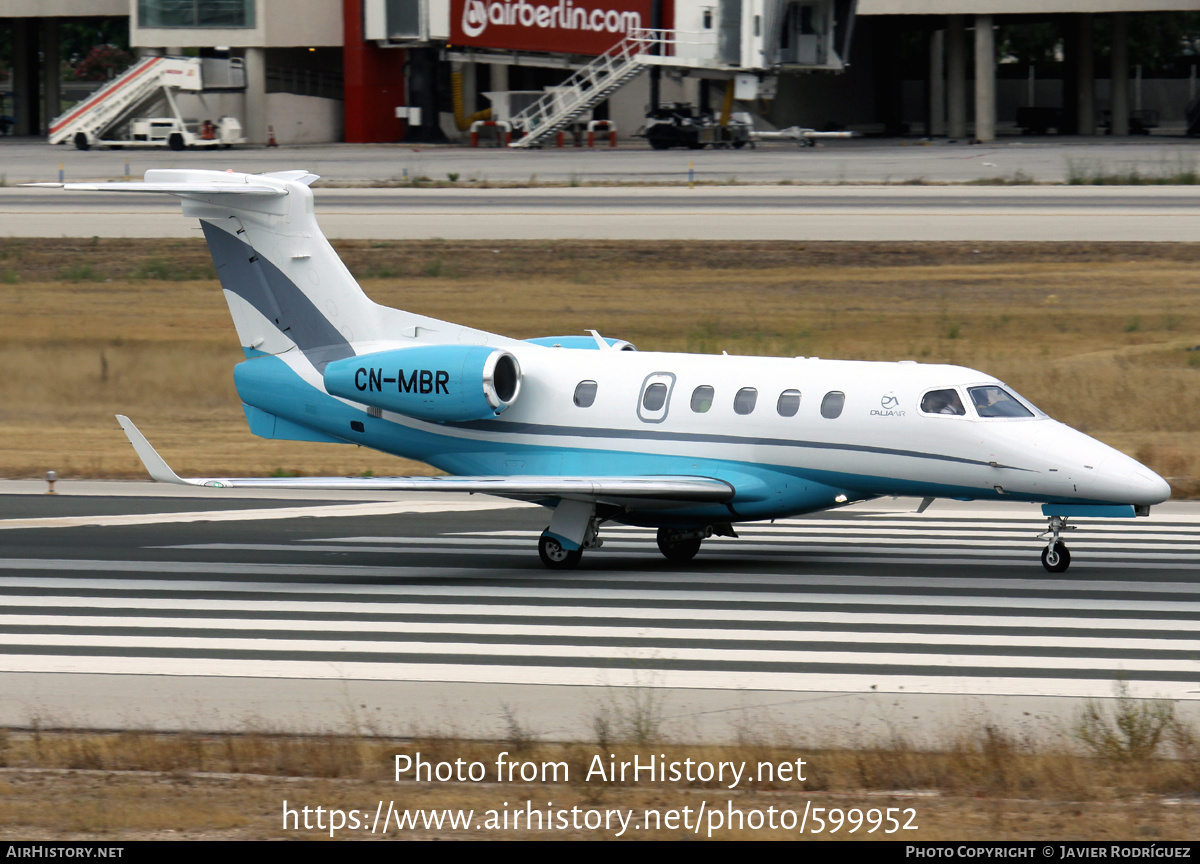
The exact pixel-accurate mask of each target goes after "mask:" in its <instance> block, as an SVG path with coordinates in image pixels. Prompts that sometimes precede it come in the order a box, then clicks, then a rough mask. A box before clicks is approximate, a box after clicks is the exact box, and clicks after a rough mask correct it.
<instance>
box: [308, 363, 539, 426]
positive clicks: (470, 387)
mask: <svg viewBox="0 0 1200 864" xmlns="http://www.w3.org/2000/svg"><path fill="white" fill-rule="evenodd" d="M325 389H326V390H327V391H328V392H330V393H332V394H333V395H334V396H341V397H343V398H345V399H351V400H353V401H355V402H361V403H362V404H364V405H372V406H374V407H376V408H382V409H384V410H386V411H395V412H396V413H397V414H404V415H406V416H408V417H416V418H418V419H420V420H448V421H466V420H482V419H484V418H485V417H492V416H494V415H496V414H499V413H501V412H502V411H504V409H506V408H507V407H508V406H509V405H511V404H512V403H513V402H515V401H516V399H517V393H518V392H519V391H520V389H521V366H520V364H518V363H517V358H516V357H514V356H513V355H511V354H509V353H508V352H507V351H503V350H501V349H499V348H488V347H486V346H483V345H422V346H415V347H413V348H396V349H394V350H391V351H379V352H377V353H374V354H363V355H361V356H359V357H348V358H346V359H345V360H337V361H334V362H333V363H330V364H329V365H328V366H326V367H325Z"/></svg>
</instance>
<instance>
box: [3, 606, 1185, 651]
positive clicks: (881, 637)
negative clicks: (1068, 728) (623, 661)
mask: <svg viewBox="0 0 1200 864" xmlns="http://www.w3.org/2000/svg"><path fill="white" fill-rule="evenodd" d="M55 620H56V624H55V625H53V626H57V627H72V628H74V627H110V628H117V627H119V628H123V629H144V630H151V629H181V628H182V629H189V630H215V631H230V632H242V631H246V630H265V631H274V632H293V631H296V630H305V631H314V630H319V631H320V632H325V633H350V634H353V633H361V632H365V631H369V632H373V633H390V634H394V635H398V636H420V635H428V634H447V635H466V636H475V635H478V636H534V637H538V638H551V637H572V638H574V637H578V638H587V639H611V638H637V639H673V640H694V641H696V642H704V641H709V640H720V641H735V642H746V641H761V642H779V643H783V644H786V643H795V642H800V641H805V642H832V643H839V642H845V643H849V644H852V645H858V644H875V645H954V646H961V645H996V646H1002V647H1028V648H1042V649H1045V648H1057V649H1063V648H1071V649H1079V650H1082V649H1088V648H1099V649H1105V650H1109V649H1113V648H1116V647H1119V648H1121V649H1123V650H1124V649H1129V650H1145V651H1186V650H1192V651H1200V642H1190V641H1186V640H1180V639H1145V638H1143V639H1133V638H1129V637H1127V636H1124V635H1120V636H1111V637H1101V636H1050V635H1046V636H1024V635H1014V634H982V633H903V632H883V633H877V632H862V631H851V630H840V631H839V630H813V631H802V630H737V629H728V628H726V629H721V630H714V629H691V628H679V629H674V628H669V627H628V626H615V625H609V626H597V625H590V626H589V625H582V624H571V625H565V624H526V623H520V624H489V623H486V622H462V623H447V622H438V623H426V622H415V621H320V622H312V621H301V622H297V621H280V620H278V619H273V618H238V619H229V618H142V617H138V618H124V617H100V616H93V615H80V616H71V617H69V618H60V619H55ZM13 626H35V627H42V626H46V620H45V618H44V617H43V616H34V615H0V627H13ZM128 635H129V636H137V634H128ZM8 636H9V634H6V633H3V632H0V642H10V641H11V640H9V639H8ZM94 638H106V639H113V640H120V639H124V638H125V634H122V635H115V634H114V635H111V636H102V635H101V634H96V636H95V637H94ZM174 638H181V637H174ZM254 638H255V639H260V638H266V637H258V636H256V637H254ZM413 641H420V640H419V639H414V640H413ZM114 644H115V643H114ZM259 644H264V645H269V644H274V642H273V641H272V642H266V643H259ZM280 644H282V642H281V643H280ZM314 644H324V645H325V646H326V650H333V649H334V648H335V647H336V648H338V649H341V648H342V647H343V645H344V644H346V643H343V642H341V641H337V640H330V641H314ZM364 644H377V643H375V642H370V643H364ZM379 644H392V643H391V642H388V643H379ZM543 647H544V648H545V650H547V651H553V650H556V648H555V646H553V645H544V646H543ZM498 650H500V649H498Z"/></svg>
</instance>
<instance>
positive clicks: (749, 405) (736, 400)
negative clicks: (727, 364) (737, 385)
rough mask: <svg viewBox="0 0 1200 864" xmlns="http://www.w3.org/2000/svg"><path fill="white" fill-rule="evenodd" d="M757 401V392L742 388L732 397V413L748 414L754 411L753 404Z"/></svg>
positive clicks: (749, 388)
mask: <svg viewBox="0 0 1200 864" xmlns="http://www.w3.org/2000/svg"><path fill="white" fill-rule="evenodd" d="M757 401H758V391H757V390H755V389H754V388H753V387H743V388H742V389H741V390H739V391H738V392H737V395H736V396H734V397H733V411H734V413H735V414H749V413H750V412H751V411H753V410H754V403H755V402H757Z"/></svg>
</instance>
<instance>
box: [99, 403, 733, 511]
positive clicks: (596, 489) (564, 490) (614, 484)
mask: <svg viewBox="0 0 1200 864" xmlns="http://www.w3.org/2000/svg"><path fill="white" fill-rule="evenodd" d="M117 422H119V423H120V424H121V428H122V429H123V430H125V434H126V436H128V438H129V443H131V444H132V445H133V449H134V450H135V451H137V454H138V458H140V459H141V460H142V464H143V465H145V466H146V470H147V471H148V472H150V476H151V478H153V479H154V480H157V481H159V482H162V483H175V484H178V485H183V486H208V487H213V488H231V489H312V490H352V491H360V492H478V493H481V494H485V495H497V496H500V497H502V498H516V499H519V500H526V501H537V500H539V499H543V498H574V499H578V500H587V501H597V500H605V501H616V500H620V499H631V498H632V499H638V500H643V501H656V502H658V503H659V506H663V505H664V504H666V505H668V506H669V504H668V502H670V503H676V504H678V505H680V506H683V505H687V504H694V503H707V502H718V503H719V502H722V501H728V500H729V499H731V498H732V497H733V494H734V490H733V487H732V486H731V485H730V484H728V483H726V482H725V481H723V480H717V479H716V478H713V477H688V476H675V475H644V476H636V477H557V476H555V477H542V476H528V477H523V476H511V477H509V476H501V477H465V476H460V477H262V478H259V477H207V478H201V477H192V478H184V477H180V476H179V475H178V474H176V473H175V472H174V471H173V470H172V469H171V466H170V465H168V464H167V463H166V461H165V460H164V459H163V458H162V457H161V456H159V455H158V451H156V450H155V449H154V448H153V447H152V446H151V445H150V442H149V441H147V440H146V436H144V435H143V434H142V433H141V432H140V431H139V430H138V428H137V426H135V425H134V424H133V421H132V420H130V419H129V418H128V417H125V416H124V415H121V414H118V415H117Z"/></svg>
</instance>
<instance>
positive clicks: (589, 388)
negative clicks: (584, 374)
mask: <svg viewBox="0 0 1200 864" xmlns="http://www.w3.org/2000/svg"><path fill="white" fill-rule="evenodd" d="M595 401H596V382H595V381H580V382H579V383H578V384H577V385H576V386H575V405H576V406H577V407H579V408H591V407H592V403H593V402H595Z"/></svg>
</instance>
